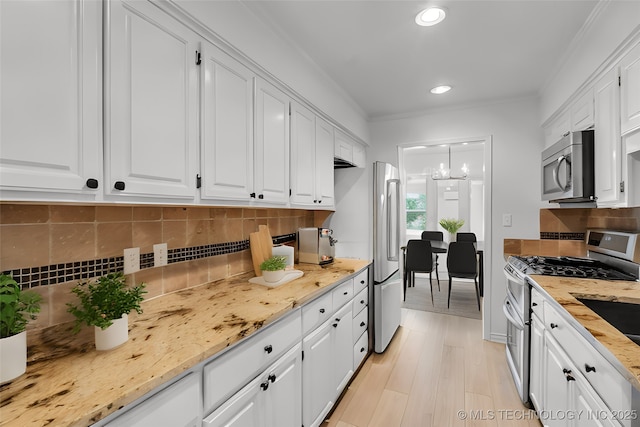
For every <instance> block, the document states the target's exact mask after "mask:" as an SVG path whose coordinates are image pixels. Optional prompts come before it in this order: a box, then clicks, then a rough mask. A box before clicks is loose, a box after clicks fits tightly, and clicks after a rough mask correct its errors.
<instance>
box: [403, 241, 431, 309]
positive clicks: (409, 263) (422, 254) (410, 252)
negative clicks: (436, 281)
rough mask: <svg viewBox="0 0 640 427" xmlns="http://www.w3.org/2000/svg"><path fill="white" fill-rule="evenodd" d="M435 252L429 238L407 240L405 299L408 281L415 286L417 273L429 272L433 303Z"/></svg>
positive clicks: (405, 297) (405, 298)
mask: <svg viewBox="0 0 640 427" xmlns="http://www.w3.org/2000/svg"><path fill="white" fill-rule="evenodd" d="M433 267H434V264H433V253H432V252H431V243H430V242H429V241H428V240H418V239H413V240H409V241H408V242H407V254H406V257H405V272H406V278H405V280H404V300H405V301H406V300H407V282H409V286H411V285H413V286H415V280H416V273H429V288H430V289H431V304H433V287H432V286H431V273H432V272H433Z"/></svg>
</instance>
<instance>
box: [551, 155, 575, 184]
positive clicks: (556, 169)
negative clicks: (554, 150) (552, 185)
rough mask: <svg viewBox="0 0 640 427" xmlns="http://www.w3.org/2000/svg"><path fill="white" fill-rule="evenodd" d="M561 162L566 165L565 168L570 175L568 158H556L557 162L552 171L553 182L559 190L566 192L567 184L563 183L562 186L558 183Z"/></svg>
mask: <svg viewBox="0 0 640 427" xmlns="http://www.w3.org/2000/svg"><path fill="white" fill-rule="evenodd" d="M562 162H566V163H567V167H568V168H569V174H571V163H570V162H569V158H568V157H567V156H560V157H558V162H557V163H556V167H555V169H553V180H554V181H555V182H556V185H557V186H558V188H560V190H562V191H567V187H569V182H568V180H567V182H565V183H564V184H562V183H560V173H559V172H560V166H562Z"/></svg>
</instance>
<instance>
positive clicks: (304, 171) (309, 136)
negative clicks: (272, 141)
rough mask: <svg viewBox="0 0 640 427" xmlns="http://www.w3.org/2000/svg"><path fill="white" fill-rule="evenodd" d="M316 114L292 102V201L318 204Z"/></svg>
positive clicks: (300, 203) (302, 203) (303, 203)
mask: <svg viewBox="0 0 640 427" xmlns="http://www.w3.org/2000/svg"><path fill="white" fill-rule="evenodd" d="M315 120H316V118H315V114H313V113H312V112H311V111H310V110H308V109H307V108H305V107H303V106H301V105H300V104H297V103H292V104H291V203H294V204H299V205H314V204H316V201H317V198H316V194H315V193H316V189H315V173H316V161H315V160H316V148H315V139H316V134H315V132H316V131H315Z"/></svg>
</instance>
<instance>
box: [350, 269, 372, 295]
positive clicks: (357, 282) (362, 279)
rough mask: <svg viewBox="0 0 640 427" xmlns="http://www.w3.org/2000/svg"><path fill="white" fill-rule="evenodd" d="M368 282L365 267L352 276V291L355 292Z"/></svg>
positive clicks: (364, 286)
mask: <svg viewBox="0 0 640 427" xmlns="http://www.w3.org/2000/svg"><path fill="white" fill-rule="evenodd" d="M368 284H369V270H368V269H366V270H364V271H362V272H360V273H358V275H357V276H356V277H354V278H353V293H354V294H357V293H358V292H360V291H361V290H362V289H364V288H366V287H367V285H368Z"/></svg>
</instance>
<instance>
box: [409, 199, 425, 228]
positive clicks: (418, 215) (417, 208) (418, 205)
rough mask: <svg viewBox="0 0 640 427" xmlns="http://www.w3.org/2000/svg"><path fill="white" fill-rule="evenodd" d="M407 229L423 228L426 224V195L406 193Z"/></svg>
mask: <svg viewBox="0 0 640 427" xmlns="http://www.w3.org/2000/svg"><path fill="white" fill-rule="evenodd" d="M406 209H407V230H424V229H425V226H426V224H427V195H426V194H418V193H407V205H406Z"/></svg>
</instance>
